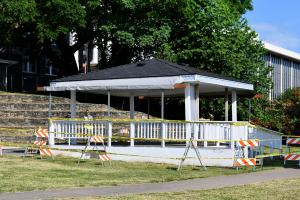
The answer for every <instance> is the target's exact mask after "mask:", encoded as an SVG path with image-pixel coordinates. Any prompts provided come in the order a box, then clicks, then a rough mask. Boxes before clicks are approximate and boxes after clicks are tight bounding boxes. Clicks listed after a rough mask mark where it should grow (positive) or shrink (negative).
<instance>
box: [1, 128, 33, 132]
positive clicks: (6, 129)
mask: <svg viewBox="0 0 300 200" xmlns="http://www.w3.org/2000/svg"><path fill="white" fill-rule="evenodd" d="M0 130H2V131H3V130H4V131H20V132H29V131H34V129H33V128H29V129H26V128H4V127H0Z"/></svg>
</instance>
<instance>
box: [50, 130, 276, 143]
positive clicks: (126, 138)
mask: <svg viewBox="0 0 300 200" xmlns="http://www.w3.org/2000/svg"><path fill="white" fill-rule="evenodd" d="M48 133H53V134H61V135H72V136H76V137H78V136H79V137H93V136H96V135H94V134H88V133H67V132H48ZM67 137H68V136H67ZM102 137H103V138H105V139H108V138H111V139H120V140H121V139H124V140H130V139H134V140H144V141H173V142H176V141H177V142H186V141H189V139H169V138H165V139H162V138H130V137H124V136H112V137H107V136H102ZM57 138H58V139H59V137H57ZM63 139H69V138H63ZM78 139H80V138H78ZM251 140H252V139H251ZM253 140H257V141H259V142H264V141H282V139H264V140H259V139H253ZM194 141H196V142H239V141H241V140H210V139H208V140H205V139H195V140H194Z"/></svg>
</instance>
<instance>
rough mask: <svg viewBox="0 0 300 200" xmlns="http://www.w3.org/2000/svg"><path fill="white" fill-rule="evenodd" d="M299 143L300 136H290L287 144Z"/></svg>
mask: <svg viewBox="0 0 300 200" xmlns="http://www.w3.org/2000/svg"><path fill="white" fill-rule="evenodd" d="M291 144H298V145H300V138H288V139H287V145H291Z"/></svg>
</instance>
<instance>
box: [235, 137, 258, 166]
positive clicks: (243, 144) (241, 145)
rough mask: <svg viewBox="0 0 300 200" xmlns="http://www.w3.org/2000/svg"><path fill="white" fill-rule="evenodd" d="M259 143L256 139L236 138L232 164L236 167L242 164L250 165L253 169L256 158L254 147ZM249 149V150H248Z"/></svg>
mask: <svg viewBox="0 0 300 200" xmlns="http://www.w3.org/2000/svg"><path fill="white" fill-rule="evenodd" d="M259 145H260V142H259V140H258V139H248V140H238V141H237V145H236V149H235V152H234V162H233V166H234V167H237V169H238V167H242V166H252V167H254V169H255V166H256V165H257V164H256V161H257V159H256V158H255V156H256V155H254V154H255V152H254V148H256V147H259ZM249 150H250V152H248V151H249ZM250 155H251V156H250ZM248 156H250V158H249V157H248ZM252 156H253V157H252ZM251 157H252V158H251ZM261 163H262V162H261ZM261 165H262V164H261Z"/></svg>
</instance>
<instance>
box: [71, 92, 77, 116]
mask: <svg viewBox="0 0 300 200" xmlns="http://www.w3.org/2000/svg"><path fill="white" fill-rule="evenodd" d="M70 112H71V118H76V90H71V106H70Z"/></svg>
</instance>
